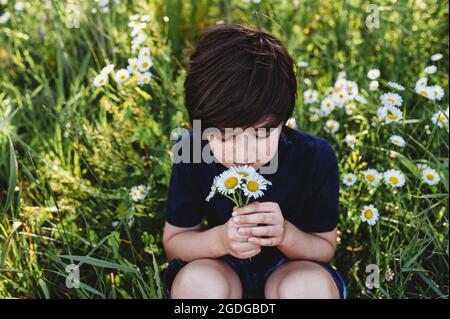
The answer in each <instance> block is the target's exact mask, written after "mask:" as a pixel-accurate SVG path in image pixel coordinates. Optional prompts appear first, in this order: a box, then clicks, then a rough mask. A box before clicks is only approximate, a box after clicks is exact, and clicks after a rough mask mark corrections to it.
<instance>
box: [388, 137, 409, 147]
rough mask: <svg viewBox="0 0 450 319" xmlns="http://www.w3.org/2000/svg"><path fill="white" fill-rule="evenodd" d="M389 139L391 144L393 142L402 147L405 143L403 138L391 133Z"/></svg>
mask: <svg viewBox="0 0 450 319" xmlns="http://www.w3.org/2000/svg"><path fill="white" fill-rule="evenodd" d="M389 140H390V141H391V143H392V144H395V145H397V146H399V147H404V146H405V145H406V142H405V139H404V138H403V137H401V136H400V135H392V136H391V137H390V139H389Z"/></svg>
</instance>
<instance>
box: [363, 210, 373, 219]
mask: <svg viewBox="0 0 450 319" xmlns="http://www.w3.org/2000/svg"><path fill="white" fill-rule="evenodd" d="M364 216H365V217H366V218H367V219H371V218H372V217H373V211H372V210H371V209H367V210H366V211H365V212H364Z"/></svg>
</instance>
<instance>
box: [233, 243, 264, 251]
mask: <svg viewBox="0 0 450 319" xmlns="http://www.w3.org/2000/svg"><path fill="white" fill-rule="evenodd" d="M236 246H237V247H236V248H235V250H236V251H238V252H241V253H243V252H246V251H249V250H253V249H257V248H259V245H258V244H255V243H249V242H246V243H241V242H239V243H238V244H236Z"/></svg>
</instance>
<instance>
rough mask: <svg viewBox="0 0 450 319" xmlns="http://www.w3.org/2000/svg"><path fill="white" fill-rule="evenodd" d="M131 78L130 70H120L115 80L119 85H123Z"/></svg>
mask: <svg viewBox="0 0 450 319" xmlns="http://www.w3.org/2000/svg"><path fill="white" fill-rule="evenodd" d="M129 78H130V73H129V72H128V70H125V69H120V70H118V71H117V72H116V76H115V80H116V82H117V83H123V82H125V81H126V80H128V79H129Z"/></svg>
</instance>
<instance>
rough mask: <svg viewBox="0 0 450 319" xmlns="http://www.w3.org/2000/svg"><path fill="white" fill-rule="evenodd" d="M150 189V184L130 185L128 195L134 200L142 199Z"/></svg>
mask: <svg viewBox="0 0 450 319" xmlns="http://www.w3.org/2000/svg"><path fill="white" fill-rule="evenodd" d="M149 190H150V186H145V185H138V186H133V187H131V190H130V196H131V199H132V200H133V201H135V202H138V201H140V200H143V199H145V198H146V197H147V194H148V192H149Z"/></svg>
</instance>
